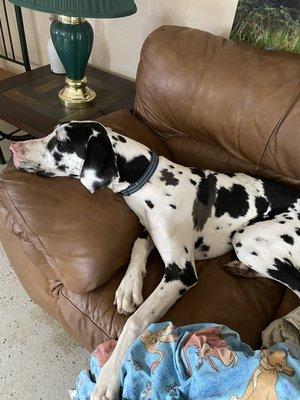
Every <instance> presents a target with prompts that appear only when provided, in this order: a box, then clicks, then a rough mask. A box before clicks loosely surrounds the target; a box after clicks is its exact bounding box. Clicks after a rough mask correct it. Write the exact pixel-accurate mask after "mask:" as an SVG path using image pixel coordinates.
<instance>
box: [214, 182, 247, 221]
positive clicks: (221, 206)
mask: <svg viewBox="0 0 300 400" xmlns="http://www.w3.org/2000/svg"><path fill="white" fill-rule="evenodd" d="M248 198H249V196H248V193H247V192H246V189H245V188H244V186H242V185H237V184H233V185H232V188H231V189H226V188H224V187H222V188H220V189H219V192H218V198H217V201H216V217H217V218H219V217H221V216H222V215H224V214H226V213H228V214H229V215H230V216H231V217H232V218H239V217H244V216H245V215H246V214H247V212H248V209H249V204H248Z"/></svg>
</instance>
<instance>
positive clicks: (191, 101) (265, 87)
mask: <svg viewBox="0 0 300 400" xmlns="http://www.w3.org/2000/svg"><path fill="white" fill-rule="evenodd" d="M299 81H300V55H297V54H292V53H287V52H277V51H263V50H259V49H256V48H254V47H251V46H246V45H243V44H238V43H235V42H233V41H230V40H226V39H224V38H222V37H220V36H214V35H212V34H210V33H207V32H203V31H200V30H196V29H190V28H184V27H176V26H164V27H161V28H159V29H158V30H156V31H154V32H153V33H152V34H151V35H150V36H149V37H148V38H147V40H146V41H145V43H144V46H143V49H142V53H141V60H140V64H139V69H138V76H137V95H136V99H135V113H136V114H137V115H138V116H139V117H140V118H141V119H142V120H143V121H144V122H146V123H147V124H148V125H149V126H150V127H151V128H152V129H153V130H155V132H156V133H157V134H158V135H160V136H162V137H163V138H165V139H166V141H167V143H168V146H169V148H170V150H171V152H172V153H173V156H174V158H175V159H176V160H177V161H178V162H180V163H183V164H185V165H196V166H199V167H203V168H211V169H215V170H223V171H229V170H230V171H243V172H247V173H250V174H252V175H258V176H266V177H271V178H274V179H278V180H281V181H283V182H286V183H289V184H292V185H294V186H298V187H300V132H299V128H300V102H299V89H300V84H299Z"/></svg>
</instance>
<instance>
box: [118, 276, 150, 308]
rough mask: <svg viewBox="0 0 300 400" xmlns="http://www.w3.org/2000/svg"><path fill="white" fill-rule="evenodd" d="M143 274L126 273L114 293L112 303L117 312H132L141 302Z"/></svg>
mask: <svg viewBox="0 0 300 400" xmlns="http://www.w3.org/2000/svg"><path fill="white" fill-rule="evenodd" d="M142 287H143V275H142V274H140V276H139V275H135V276H134V277H132V276H131V275H130V274H126V275H125V276H124V278H123V280H122V282H121V283H120V286H119V287H118V289H117V291H116V295H115V301H114V304H115V305H116V306H117V310H118V313H119V314H125V315H127V314H132V313H133V312H134V311H135V310H136V309H137V308H138V307H139V306H140V305H141V304H142V303H143V301H144V300H143V295H142Z"/></svg>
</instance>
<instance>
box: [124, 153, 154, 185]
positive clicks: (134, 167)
mask: <svg viewBox="0 0 300 400" xmlns="http://www.w3.org/2000/svg"><path fill="white" fill-rule="evenodd" d="M117 166H118V170H119V175H120V182H129V183H134V182H136V181H137V180H138V179H140V178H141V176H143V174H144V172H145V171H146V169H147V168H148V166H149V160H148V159H147V157H145V156H142V155H140V156H137V157H134V158H133V159H132V160H129V161H128V160H126V158H125V157H123V156H121V155H120V154H117Z"/></svg>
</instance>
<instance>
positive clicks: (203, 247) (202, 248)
mask: <svg viewBox="0 0 300 400" xmlns="http://www.w3.org/2000/svg"><path fill="white" fill-rule="evenodd" d="M195 249H198V250H199V251H209V249H210V247H209V246H208V245H207V244H204V243H203V237H199V238H198V239H197V240H196V242H195Z"/></svg>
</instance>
